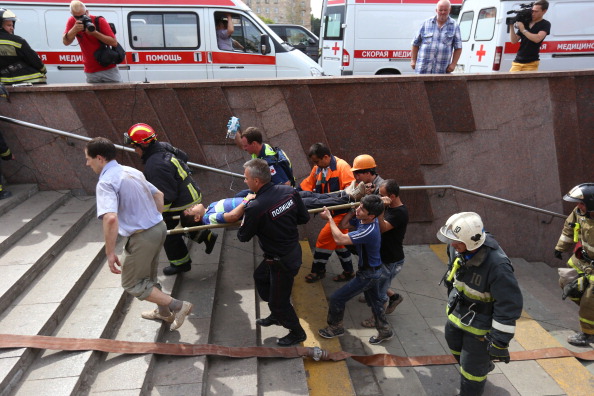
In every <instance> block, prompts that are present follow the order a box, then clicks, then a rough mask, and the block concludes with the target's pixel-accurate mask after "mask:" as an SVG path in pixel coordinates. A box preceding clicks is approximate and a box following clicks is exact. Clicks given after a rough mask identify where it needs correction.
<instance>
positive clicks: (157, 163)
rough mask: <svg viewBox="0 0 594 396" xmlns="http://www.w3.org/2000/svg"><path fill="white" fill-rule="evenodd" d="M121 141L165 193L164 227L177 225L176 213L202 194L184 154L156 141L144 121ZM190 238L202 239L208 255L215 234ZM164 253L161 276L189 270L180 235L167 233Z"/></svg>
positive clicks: (186, 254) (210, 233) (209, 232)
mask: <svg viewBox="0 0 594 396" xmlns="http://www.w3.org/2000/svg"><path fill="white" fill-rule="evenodd" d="M124 143H125V144H132V145H133V146H134V151H136V154H138V155H140V156H141V158H142V162H143V163H144V176H145V177H146V179H147V180H148V181H149V182H151V183H152V184H153V185H154V186H155V187H157V188H158V189H159V190H161V191H162V192H163V194H164V195H165V209H164V211H163V218H164V220H165V224H167V229H172V228H175V227H176V226H177V224H178V223H179V220H178V219H177V218H176V219H175V220H174V219H173V217H174V216H179V215H181V214H182V213H183V211H184V210H185V209H187V208H189V207H191V206H192V205H196V204H199V203H200V202H202V193H201V192H200V188H199V187H198V184H196V182H195V181H194V180H193V179H192V176H191V171H190V168H188V165H187V164H186V162H187V161H188V155H187V154H186V153H185V152H183V151H182V150H180V149H178V148H175V147H173V146H172V145H171V144H169V143H165V142H158V141H157V133H156V132H155V130H154V129H153V128H152V127H151V126H150V125H147V124H142V123H140V124H135V125H132V126H131V127H130V129H128V133H127V134H125V135H124ZM191 238H192V239H193V240H194V241H196V242H198V243H201V242H205V244H206V253H207V254H210V253H211V252H212V249H213V248H214V244H215V242H216V240H217V234H215V233H213V232H211V231H210V230H204V231H202V232H200V233H193V234H192V235H191ZM164 247H165V253H166V254H167V259H168V260H169V266H168V267H165V268H163V273H164V274H165V275H175V274H177V273H178V272H187V271H190V270H191V269H192V258H191V257H190V253H189V252H188V248H187V246H186V244H185V243H184V239H183V236H182V234H172V235H168V236H167V238H166V239H165V245H164Z"/></svg>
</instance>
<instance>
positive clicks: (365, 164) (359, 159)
mask: <svg viewBox="0 0 594 396" xmlns="http://www.w3.org/2000/svg"><path fill="white" fill-rule="evenodd" d="M376 166H377V165H376V164H375V160H374V159H373V157H372V156H371V155H369V154H361V155H358V156H356V157H355V159H354V160H353V167H352V168H351V171H353V172H355V171H358V170H363V169H374V168H375V167H376Z"/></svg>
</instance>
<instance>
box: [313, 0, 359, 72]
mask: <svg viewBox="0 0 594 396" xmlns="http://www.w3.org/2000/svg"><path fill="white" fill-rule="evenodd" d="M329 3H330V2H329ZM345 11H346V5H345V4H341V5H328V6H327V7H326V8H325V14H324V15H322V31H321V32H320V36H322V37H321V38H320V39H321V42H322V53H321V56H320V59H319V60H318V63H319V64H320V66H322V68H323V69H324V73H326V75H328V76H340V75H342V63H343V57H344V58H345V59H344V61H345V63H347V64H350V62H351V57H352V56H354V54H351V53H349V52H348V51H344V53H343V50H344V34H345V32H344V30H345V28H344V26H345V25H346V22H345V15H346V13H345ZM351 29H354V26H353V27H351Z"/></svg>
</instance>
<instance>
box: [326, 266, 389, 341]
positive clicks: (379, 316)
mask: <svg viewBox="0 0 594 396" xmlns="http://www.w3.org/2000/svg"><path fill="white" fill-rule="evenodd" d="M381 276H382V268H381V266H380V268H378V269H371V268H365V269H359V270H358V271H357V273H356V274H355V277H354V278H353V279H351V280H350V281H349V282H348V283H347V284H345V285H344V286H343V287H341V288H340V289H338V290H336V291H335V292H334V293H332V295H331V296H330V301H329V308H328V324H329V325H334V326H336V325H339V324H341V323H342V320H343V318H344V310H345V306H346V302H347V301H349V300H350V299H351V298H353V297H355V296H357V295H358V294H360V293H361V292H363V293H364V295H365V300H367V303H368V304H369V305H370V306H371V311H372V312H373V316H374V317H375V326H376V328H377V329H378V330H379V331H391V328H390V324H389V323H388V321H387V319H386V313H385V311H384V302H383V301H382V299H381V297H380V296H379V295H378V288H377V283H378V281H379V280H380V278H381Z"/></svg>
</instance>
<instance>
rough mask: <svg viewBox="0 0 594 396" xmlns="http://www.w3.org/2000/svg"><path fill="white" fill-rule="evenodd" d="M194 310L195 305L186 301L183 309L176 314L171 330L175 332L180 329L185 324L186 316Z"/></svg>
mask: <svg viewBox="0 0 594 396" xmlns="http://www.w3.org/2000/svg"><path fill="white" fill-rule="evenodd" d="M192 308H194V304H192V303H190V302H188V301H184V302H183V304H182V307H181V309H180V310H179V311H178V312H175V319H174V320H173V323H172V324H171V327H170V328H169V330H171V331H173V330H177V329H179V328H180V327H181V325H183V324H184V321H185V320H186V316H188V315H189V314H190V312H192Z"/></svg>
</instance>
